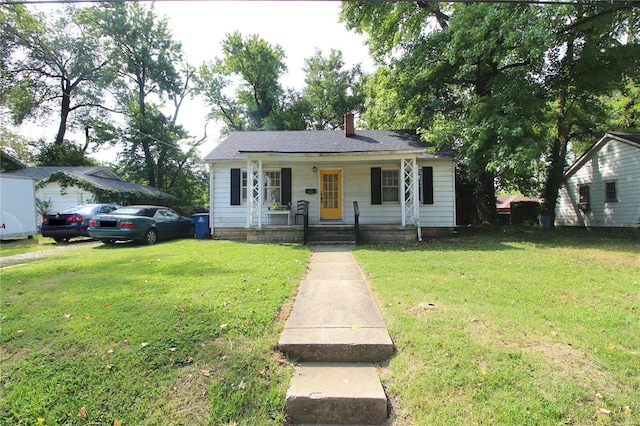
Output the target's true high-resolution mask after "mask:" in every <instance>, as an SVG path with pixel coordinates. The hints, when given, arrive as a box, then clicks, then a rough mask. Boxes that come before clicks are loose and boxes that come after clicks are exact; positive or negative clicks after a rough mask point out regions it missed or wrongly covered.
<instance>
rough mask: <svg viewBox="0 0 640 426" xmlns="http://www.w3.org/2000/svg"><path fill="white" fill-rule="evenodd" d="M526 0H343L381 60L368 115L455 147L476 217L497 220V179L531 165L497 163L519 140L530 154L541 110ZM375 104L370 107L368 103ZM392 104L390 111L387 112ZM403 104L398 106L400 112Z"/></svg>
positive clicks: (537, 55)
mask: <svg viewBox="0 0 640 426" xmlns="http://www.w3.org/2000/svg"><path fill="white" fill-rule="evenodd" d="M537 13H538V8H536V7H535V6H526V5H515V6H514V5H501V4H462V3H456V4H453V5H451V6H448V9H446V10H443V9H441V8H440V5H439V4H437V3H422V2H418V3H393V4H391V3H371V4H369V3H365V4H363V3H344V4H343V14H342V16H343V19H345V20H346V21H347V24H348V25H349V26H350V27H351V28H355V29H357V30H359V31H362V32H367V33H368V34H369V36H370V40H369V43H370V46H371V49H372V53H373V54H374V56H375V57H376V58H377V60H378V61H379V62H381V63H386V67H384V68H383V69H382V70H380V71H378V72H377V74H376V75H375V77H374V78H372V79H370V80H369V81H368V85H369V86H370V88H368V89H367V93H369V94H373V95H374V100H371V99H369V100H368V101H367V112H366V113H365V117H366V118H367V119H372V120H374V121H375V125H376V126H377V127H380V126H382V127H386V126H385V123H384V121H385V117H389V118H388V123H386V124H387V126H397V125H398V124H400V125H403V124H404V125H409V126H411V127H418V128H420V129H421V132H422V133H423V135H424V136H425V137H428V138H429V139H430V140H433V141H435V142H437V143H439V144H440V145H447V146H454V147H455V148H456V149H457V150H458V152H459V155H460V158H461V160H462V161H463V162H464V163H465V164H466V167H467V168H468V170H469V172H470V173H471V174H472V175H473V176H475V181H476V182H475V183H476V199H477V200H478V205H477V207H478V214H479V217H480V218H481V220H483V221H485V222H496V221H497V215H496V210H495V182H496V178H498V179H499V178H500V176H505V177H506V176H509V179H510V181H511V182H515V181H517V180H518V179H515V177H516V176H517V175H521V174H523V173H524V171H525V170H527V171H529V170H530V164H531V162H530V161H529V162H525V163H524V165H525V166H526V167H527V168H526V169H525V168H523V167H521V165H522V164H523V163H522V162H521V161H511V162H510V163H508V164H506V165H505V163H504V161H503V160H504V159H505V158H509V156H511V155H519V156H521V155H520V154H521V153H520V151H519V150H518V147H519V146H522V145H524V143H525V142H526V143H527V144H528V145H529V147H531V150H534V151H535V147H536V145H537V144H536V143H532V142H535V135H536V128H535V126H534V125H532V123H531V122H530V118H531V117H532V116H533V115H535V114H536V112H537V111H539V109H540V101H539V100H537V98H536V96H535V94H536V91H535V82H534V81H533V80H532V79H531V78H530V74H528V73H527V70H528V69H529V68H530V67H535V66H540V64H541V63H543V59H544V58H543V51H542V50H540V48H539V46H540V40H542V39H543V38H544V36H545V34H544V33H543V32H541V31H539V28H537V27H535V26H532V25H531V21H532V20H534V19H535V17H536V15H537ZM372 104H373V108H370V105H372ZM393 110H396V111H395V112H392V111H393ZM398 111H400V112H398Z"/></svg>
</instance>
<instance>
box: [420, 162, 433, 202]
mask: <svg viewBox="0 0 640 426" xmlns="http://www.w3.org/2000/svg"><path fill="white" fill-rule="evenodd" d="M422 203H423V204H433V167H423V168H422Z"/></svg>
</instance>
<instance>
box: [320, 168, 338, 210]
mask: <svg viewBox="0 0 640 426" xmlns="http://www.w3.org/2000/svg"><path fill="white" fill-rule="evenodd" d="M341 189H342V171H341V170H321V171H320V219H342V193H341Z"/></svg>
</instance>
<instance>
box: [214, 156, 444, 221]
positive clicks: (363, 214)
mask: <svg viewBox="0 0 640 426" xmlns="http://www.w3.org/2000/svg"><path fill="white" fill-rule="evenodd" d="M394 165H395V166H396V169H397V170H398V172H399V168H400V160H397V162H395V161H389V160H386V161H384V162H375V161H359V162H358V161H357V159H356V158H355V157H352V158H349V157H347V158H345V161H330V162H329V161H314V162H300V163H286V162H285V161H279V162H278V163H277V166H275V165H271V164H269V162H267V161H264V163H263V169H264V170H266V171H269V170H274V169H277V168H280V167H291V181H292V187H291V204H292V205H296V203H297V202H298V201H299V200H307V201H309V223H310V224H312V225H313V224H317V223H318V218H319V215H320V211H319V206H320V181H319V179H320V170H322V169H336V170H337V169H339V170H341V171H342V206H343V207H342V209H343V210H342V221H343V222H344V223H345V224H353V223H354V212H353V202H354V201H357V202H358V207H359V209H360V223H361V224H363V225H370V224H396V225H399V224H400V223H401V204H400V202H389V203H386V202H384V203H383V204H382V205H372V204H371V188H370V186H371V168H372V167H381V168H382V170H383V171H385V170H392V168H391V167H392V166H394ZM314 166H315V167H316V169H317V171H316V172H314V171H313V168H314ZM426 166H430V167H433V197H434V202H433V204H420V225H421V226H423V227H454V226H456V223H455V179H454V162H453V160H452V159H447V160H418V167H420V168H421V167H426ZM246 167H247V165H246V162H224V163H216V164H214V166H213V172H212V182H213V184H214V187H213V188H212V191H211V194H212V200H211V201H212V203H211V209H212V225H213V227H241V228H244V227H245V226H246V204H242V205H238V206H232V205H230V203H229V197H230V187H231V177H230V175H231V173H230V169H232V168H236V169H242V170H246ZM307 189H309V190H314V189H315V194H308V193H306V190H307Z"/></svg>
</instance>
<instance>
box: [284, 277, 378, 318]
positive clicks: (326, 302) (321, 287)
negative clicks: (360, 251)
mask: <svg viewBox="0 0 640 426" xmlns="http://www.w3.org/2000/svg"><path fill="white" fill-rule="evenodd" d="M287 327H292V328H310V327H316V328H331V327H348V328H351V327H361V328H367V327H369V328H371V327H381V328H385V324H384V321H383V320H382V316H381V315H380V311H379V310H378V305H377V304H376V302H375V300H374V299H373V295H372V294H371V291H370V290H369V287H368V285H367V283H366V281H364V280H312V279H308V278H307V279H305V280H303V281H302V282H301V283H300V286H299V287H298V294H297V296H296V298H295V300H294V304H293V308H292V310H291V313H290V314H289V318H287V321H286V322H285V328H287Z"/></svg>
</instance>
